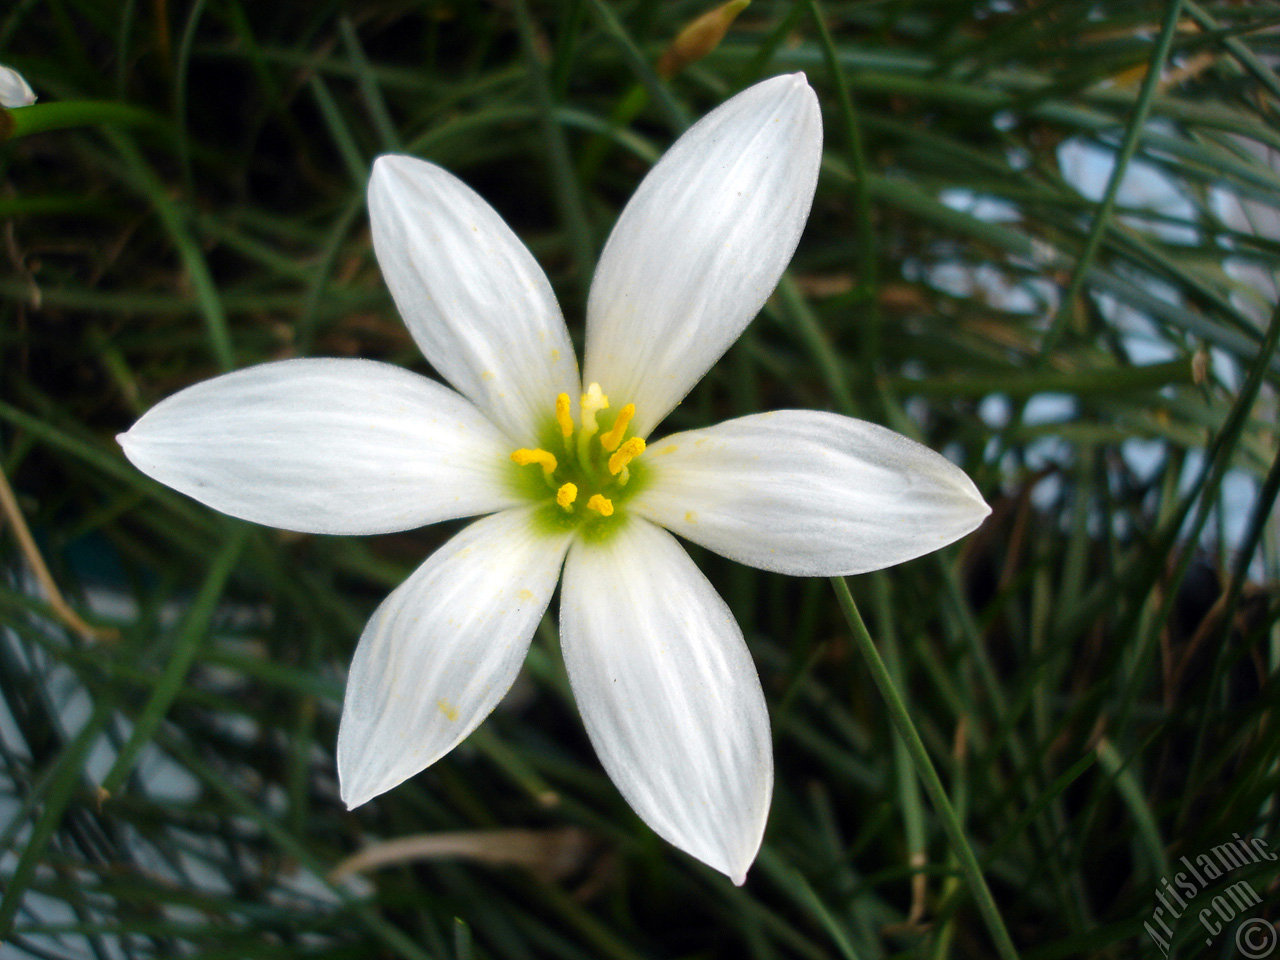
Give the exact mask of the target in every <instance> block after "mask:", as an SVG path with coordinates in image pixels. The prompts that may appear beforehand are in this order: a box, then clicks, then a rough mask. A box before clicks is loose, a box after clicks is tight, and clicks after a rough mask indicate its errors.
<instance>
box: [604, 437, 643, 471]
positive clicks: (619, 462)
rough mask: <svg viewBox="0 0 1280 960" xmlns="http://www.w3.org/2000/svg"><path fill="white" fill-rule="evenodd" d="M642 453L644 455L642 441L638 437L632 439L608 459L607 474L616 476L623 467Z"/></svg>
mask: <svg viewBox="0 0 1280 960" xmlns="http://www.w3.org/2000/svg"><path fill="white" fill-rule="evenodd" d="M642 453H644V441H643V440H641V439H640V438H639V437H632V438H631V439H630V440H628V441H627V442H626V443H624V444H623V445H622V446H620V447H619V448H618V452H617V453H615V454H614V455H613V456H612V457H610V458H609V472H610V473H611V474H613V475H614V476H617V475H618V473H620V472H621V471H622V468H623V467H625V466H626V465H627V464H628V463H630V462H631V461H632V460H634V459H635V458H636V457H638V456H640V454H642Z"/></svg>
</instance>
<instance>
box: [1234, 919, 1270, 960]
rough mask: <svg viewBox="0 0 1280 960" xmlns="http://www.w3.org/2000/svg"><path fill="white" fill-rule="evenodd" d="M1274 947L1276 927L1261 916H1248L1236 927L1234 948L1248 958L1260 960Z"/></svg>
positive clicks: (1249, 959) (1268, 954)
mask: <svg viewBox="0 0 1280 960" xmlns="http://www.w3.org/2000/svg"><path fill="white" fill-rule="evenodd" d="M1275 948H1276V928H1275V927H1273V926H1272V925H1271V924H1269V923H1267V921H1265V920H1263V919H1262V918H1261V917H1250V918H1249V919H1248V920H1246V921H1244V923H1242V924H1240V926H1239V927H1237V928H1236V949H1237V950H1239V951H1240V955H1241V956H1242V957H1246V958H1248V960H1262V958H1263V957H1268V956H1270V955H1271V951H1272V950H1274V949H1275Z"/></svg>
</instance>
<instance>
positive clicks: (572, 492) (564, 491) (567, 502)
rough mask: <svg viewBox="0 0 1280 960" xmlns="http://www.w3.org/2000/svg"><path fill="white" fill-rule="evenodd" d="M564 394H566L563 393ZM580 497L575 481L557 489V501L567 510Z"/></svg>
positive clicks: (571, 507)
mask: <svg viewBox="0 0 1280 960" xmlns="http://www.w3.org/2000/svg"><path fill="white" fill-rule="evenodd" d="M561 396H564V394H561ZM577 499H578V486H577V484H574V483H566V484H565V485H564V486H563V487H561V488H560V489H559V490H557V491H556V503H558V504H560V506H562V507H564V508H565V509H566V510H569V511H572V510H573V501H575V500H577Z"/></svg>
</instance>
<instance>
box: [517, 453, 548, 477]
mask: <svg viewBox="0 0 1280 960" xmlns="http://www.w3.org/2000/svg"><path fill="white" fill-rule="evenodd" d="M511 459H512V460H514V461H515V462H516V463H518V464H519V465H520V466H522V467H527V466H528V465H529V464H531V463H536V464H537V465H538V466H540V467H541V468H542V473H543V475H544V476H548V477H549V476H551V474H553V473H555V471H556V458H555V455H554V454H551V453H547V451H545V450H528V449H525V448H521V449H519V450H515V451H512V453H511Z"/></svg>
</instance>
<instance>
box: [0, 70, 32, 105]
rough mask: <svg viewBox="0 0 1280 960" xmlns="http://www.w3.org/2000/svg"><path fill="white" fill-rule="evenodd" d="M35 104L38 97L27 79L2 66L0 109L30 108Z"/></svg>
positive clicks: (0, 71) (0, 75)
mask: <svg viewBox="0 0 1280 960" xmlns="http://www.w3.org/2000/svg"><path fill="white" fill-rule="evenodd" d="M35 102H36V95H35V93H34V92H33V91H32V89H31V86H30V84H28V83H27V81H26V78H25V77H23V76H22V74H20V73H19V72H18V71H17V70H14V69H13V68H12V67H6V66H4V65H3V64H0V107H29V106H31V104H33V103H35Z"/></svg>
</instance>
